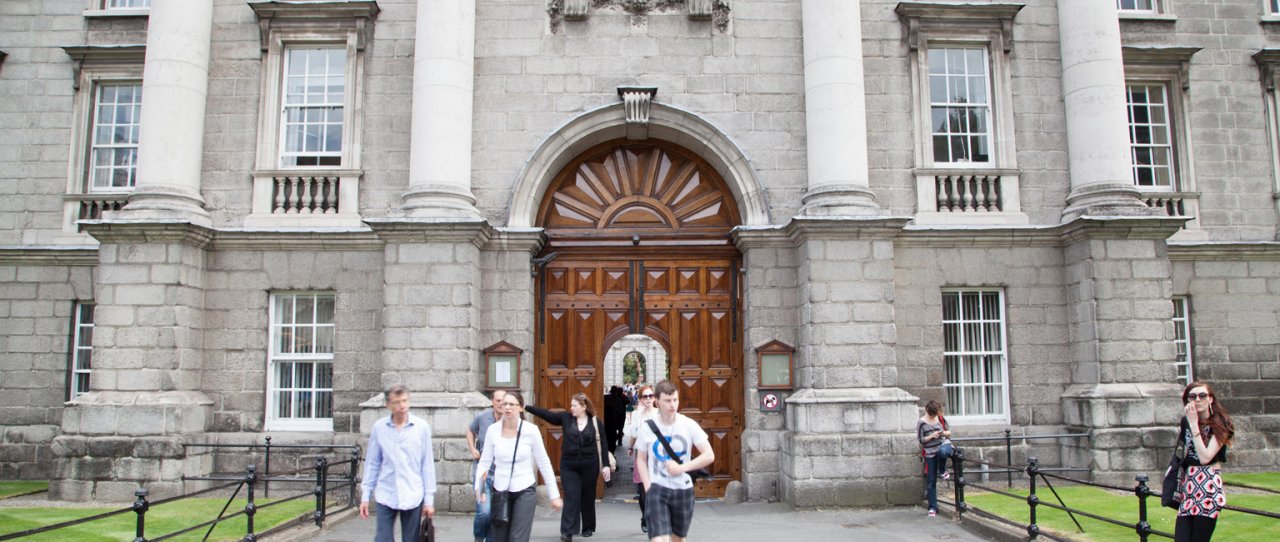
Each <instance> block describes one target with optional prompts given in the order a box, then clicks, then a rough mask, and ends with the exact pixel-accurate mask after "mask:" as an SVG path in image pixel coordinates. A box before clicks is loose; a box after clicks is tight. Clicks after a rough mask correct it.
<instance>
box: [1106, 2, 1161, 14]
mask: <svg viewBox="0 0 1280 542" xmlns="http://www.w3.org/2000/svg"><path fill="white" fill-rule="evenodd" d="M1116 9H1117V10H1120V11H1126V12H1137V13H1158V12H1159V10H1160V0H1116Z"/></svg>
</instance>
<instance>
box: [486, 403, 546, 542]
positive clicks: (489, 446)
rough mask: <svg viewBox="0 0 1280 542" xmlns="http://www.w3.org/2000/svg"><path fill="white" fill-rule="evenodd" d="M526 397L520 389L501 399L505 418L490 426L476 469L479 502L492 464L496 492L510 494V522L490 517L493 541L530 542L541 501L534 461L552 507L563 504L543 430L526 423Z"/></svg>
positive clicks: (494, 516)
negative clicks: (537, 488) (543, 442)
mask: <svg viewBox="0 0 1280 542" xmlns="http://www.w3.org/2000/svg"><path fill="white" fill-rule="evenodd" d="M523 408H524V397H523V396H521V395H520V392H517V391H508V392H507V394H506V396H505V397H503V398H502V421H500V422H498V423H495V424H493V425H490V426H489V430H488V431H487V432H486V433H485V438H484V451H483V452H481V453H480V463H479V466H478V467H477V468H476V473H477V475H476V487H475V490H476V502H477V503H482V502H484V500H485V492H484V491H483V489H482V488H484V483H485V481H484V480H485V478H486V477H487V476H488V473H489V465H492V464H495V463H496V466H495V467H494V469H493V490H494V491H493V492H494V495H497V494H498V492H499V491H506V492H508V493H509V495H508V497H507V506H508V510H509V516H508V517H509V521H507V522H506V523H501V522H498V521H494V520H495V519H496V515H491V516H490V522H491V523H490V529H489V534H490V535H492V539H493V540H494V542H528V541H529V534H530V532H531V531H532V530H533V513H534V507H535V506H536V505H537V504H538V493H537V491H536V490H535V486H537V484H538V479H537V478H536V477H535V476H534V463H535V462H536V463H537V466H538V467H537V469H538V471H539V472H541V473H542V480H543V481H544V482H545V483H546V484H547V497H548V498H550V499H551V508H554V509H556V510H559V509H561V508H562V507H564V501H562V500H560V493H559V491H557V490H556V473H555V471H554V470H552V469H551V458H550V457H548V456H547V449H546V448H545V447H544V446H543V445H542V433H540V432H539V431H538V428H537V427H536V426H534V425H533V424H531V423H524V414H523V410H522V409H523Z"/></svg>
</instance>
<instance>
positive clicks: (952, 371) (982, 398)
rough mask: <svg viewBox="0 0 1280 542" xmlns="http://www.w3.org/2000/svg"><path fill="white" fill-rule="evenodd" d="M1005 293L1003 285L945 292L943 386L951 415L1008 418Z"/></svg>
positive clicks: (943, 303) (973, 418)
mask: <svg viewBox="0 0 1280 542" xmlns="http://www.w3.org/2000/svg"><path fill="white" fill-rule="evenodd" d="M1005 331H1006V330H1005V317H1004V293H1003V291H1002V290H999V289H957V290H944V291H943V292H942V335H943V343H944V346H943V353H942V355H943V364H944V371H943V373H944V375H945V376H944V382H943V388H944V390H945V391H946V394H947V410H948V411H949V412H951V413H953V417H963V418H965V419H967V420H972V421H999V422H1004V421H1007V420H1008V419H1009V415H1008V404H1009V379H1008V376H1007V375H1008V373H1009V371H1008V359H1007V358H1008V355H1007V348H1006V346H1005V344H1006V343H1005Z"/></svg>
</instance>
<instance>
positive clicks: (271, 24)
mask: <svg viewBox="0 0 1280 542" xmlns="http://www.w3.org/2000/svg"><path fill="white" fill-rule="evenodd" d="M249 7H250V8H252V9H253V12H254V14H256V15H257V16H258V31H259V39H260V41H261V46H262V50H263V51H264V52H265V51H267V48H268V46H269V45H270V43H271V34H272V32H275V31H277V30H281V29H288V30H306V29H315V30H321V31H323V30H328V31H333V30H335V27H334V24H335V23H338V25H339V28H342V29H348V28H349V29H354V30H355V31H356V32H355V36H356V50H357V51H363V50H364V48H365V45H366V44H367V43H368V42H369V40H370V39H372V37H373V36H372V34H373V25H371V24H369V23H370V22H371V21H372V20H373V19H374V18H375V17H377V16H378V13H379V12H380V11H381V9H380V8H379V7H378V3H377V2H375V1H374V0H352V1H349V2H332V1H328V2H279V1H270V2H250V3H249Z"/></svg>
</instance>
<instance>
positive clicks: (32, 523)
mask: <svg viewBox="0 0 1280 542" xmlns="http://www.w3.org/2000/svg"><path fill="white" fill-rule="evenodd" d="M226 502H227V500H226V499H225V498H222V499H217V498H210V499H201V498H194V499H186V500H181V501H177V502H174V503H169V504H161V505H159V506H156V507H154V508H151V509H150V510H148V511H147V518H146V522H147V523H146V526H147V533H146V535H147V538H148V539H151V538H155V537H158V536H161V535H164V534H168V533H171V532H174V531H178V530H181V529H185V528H187V527H190V526H192V525H196V524H198V523H203V522H206V521H209V520H212V519H213V518H215V517H217V515H218V511H220V510H222V506H223V505H224V504H226ZM256 502H257V504H258V506H259V507H261V506H262V505H264V504H266V503H268V502H271V501H270V500H268V499H256ZM244 503H245V500H244V499H236V501H235V502H233V503H231V507H230V508H228V509H227V514H232V513H235V512H237V511H240V510H243V509H244ZM111 510H113V509H112V508H48V507H46V508H0V534H9V533H15V532H19V531H25V530H27V529H33V528H36V527H41V526H44V525H53V524H55V523H61V522H64V521H71V520H73V519H76V518H82V517H88V516H92V515H95V514H100V513H103V512H108V511H111ZM314 510H315V499H314V498H302V499H298V500H295V501H290V502H287V503H284V504H281V505H278V506H272V507H270V508H265V509H264V508H260V509H259V510H258V513H257V514H255V515H254V518H253V526H254V530H255V531H257V532H262V531H265V530H267V529H269V528H271V527H273V526H276V525H279V524H281V523H284V522H286V521H289V520H291V519H294V518H296V517H298V516H299V515H301V514H305V513H308V512H313V511H314ZM136 525H137V516H136V515H134V514H133V513H132V512H127V513H124V514H120V515H116V516H111V517H109V518H106V519H101V520H97V521H91V522H88V523H82V524H80V525H76V526H74V527H68V528H66V529H59V530H56V531H50V532H47V533H43V534H39V535H36V536H30V537H26V538H23V539H21V540H23V542H62V541H66V540H76V541H77V542H99V541H101V542H119V541H120V540H133V538H134V533H135V529H136ZM206 529H208V527H205V528H203V529H200V530H198V531H193V532H191V533H187V534H186V535H183V536H180V537H177V538H174V539H173V540H181V541H198V540H200V539H201V538H203V537H204V532H205V530H206ZM244 535H245V518H244V516H239V517H236V518H233V519H230V520H227V521H225V522H223V523H219V524H218V528H217V529H215V530H214V531H213V535H212V536H210V537H209V540H217V541H232V540H242V539H243V538H244Z"/></svg>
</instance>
